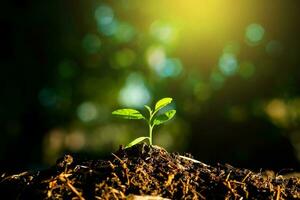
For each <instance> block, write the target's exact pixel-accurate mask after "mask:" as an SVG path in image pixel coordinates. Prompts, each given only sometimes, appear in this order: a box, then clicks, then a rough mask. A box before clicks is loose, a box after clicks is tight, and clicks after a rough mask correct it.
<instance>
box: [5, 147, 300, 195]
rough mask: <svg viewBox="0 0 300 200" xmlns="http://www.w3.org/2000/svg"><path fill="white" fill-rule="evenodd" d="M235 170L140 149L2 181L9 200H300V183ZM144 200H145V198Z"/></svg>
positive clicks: (67, 161) (69, 161) (66, 161)
mask: <svg viewBox="0 0 300 200" xmlns="http://www.w3.org/2000/svg"><path fill="white" fill-rule="evenodd" d="M266 174H268V173H255V172H253V171H251V170H248V169H239V168H235V167H232V166H230V165H227V164H226V165H221V164H218V165H217V166H215V167H213V166H209V165H206V164H204V163H202V162H200V161H197V160H194V159H193V158H192V156H191V155H189V154H186V155H180V154H178V153H168V152H167V151H166V150H164V149H163V148H161V147H158V146H149V145H147V144H138V145H135V146H133V147H131V148H128V149H124V148H122V147H121V148H120V149H119V150H118V151H117V152H115V153H112V154H111V156H110V157H109V158H108V159H105V160H87V161H81V160H80V159H78V158H75V157H74V156H71V155H65V156H64V157H63V158H62V159H59V160H58V161H57V163H56V165H55V166H53V167H51V168H50V169H47V170H42V171H38V172H29V171H26V172H22V173H20V174H14V175H6V174H3V175H2V176H1V177H0V195H1V196H0V198H1V199H2V197H6V198H5V199H80V200H83V199H163V198H166V199H238V200H242V199H275V200H279V199H300V178H297V177H293V176H292V177H289V178H287V177H283V176H281V175H274V174H271V173H270V174H271V175H266ZM141 196H143V197H141Z"/></svg>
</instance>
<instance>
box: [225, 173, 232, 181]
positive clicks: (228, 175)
mask: <svg viewBox="0 0 300 200" xmlns="http://www.w3.org/2000/svg"><path fill="white" fill-rule="evenodd" d="M231 172H232V171H230V172H229V173H228V174H227V176H226V179H225V181H226V182H227V181H228V180H229V177H230V174H231Z"/></svg>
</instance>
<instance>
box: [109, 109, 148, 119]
mask: <svg viewBox="0 0 300 200" xmlns="http://www.w3.org/2000/svg"><path fill="white" fill-rule="evenodd" d="M112 114H113V115H116V116H118V117H122V118H125V119H144V116H143V115H142V114H141V113H140V112H139V111H138V110H135V109H131V108H125V109H119V110H115V111H113V112H112Z"/></svg>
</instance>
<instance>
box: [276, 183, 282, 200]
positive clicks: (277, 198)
mask: <svg viewBox="0 0 300 200" xmlns="http://www.w3.org/2000/svg"><path fill="white" fill-rule="evenodd" d="M280 193H281V189H280V186H279V185H278V186H277V195H276V200H279V199H280Z"/></svg>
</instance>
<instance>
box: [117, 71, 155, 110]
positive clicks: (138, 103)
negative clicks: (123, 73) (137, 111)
mask: <svg viewBox="0 0 300 200" xmlns="http://www.w3.org/2000/svg"><path fill="white" fill-rule="evenodd" d="M150 100H151V95H150V91H149V90H148V88H147V87H146V86H145V83H144V79H143V77H142V76H141V75H140V74H137V73H132V74H130V75H129V76H128V78H127V80H126V83H125V85H124V87H123V88H122V89H121V90H120V93H119V103H120V104H121V105H123V106H128V107H140V108H141V107H143V106H144V105H146V104H147V103H149V101H150Z"/></svg>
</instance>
